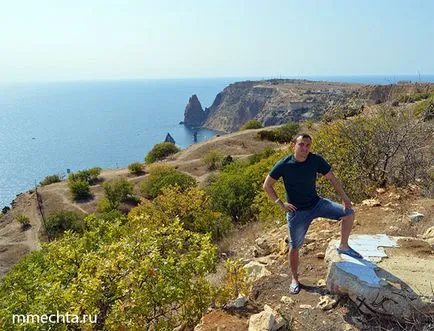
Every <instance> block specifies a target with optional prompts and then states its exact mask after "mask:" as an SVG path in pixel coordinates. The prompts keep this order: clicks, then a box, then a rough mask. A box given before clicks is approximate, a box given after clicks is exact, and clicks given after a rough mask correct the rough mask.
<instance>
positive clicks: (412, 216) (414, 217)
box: [408, 211, 424, 222]
mask: <svg viewBox="0 0 434 331" xmlns="http://www.w3.org/2000/svg"><path fill="white" fill-rule="evenodd" d="M408 217H410V220H411V221H412V222H419V221H421V220H422V219H423V217H424V214H421V213H419V212H417V211H415V212H413V213H411V214H409V215H408Z"/></svg>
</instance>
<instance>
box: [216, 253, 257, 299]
mask: <svg viewBox="0 0 434 331" xmlns="http://www.w3.org/2000/svg"><path fill="white" fill-rule="evenodd" d="M225 269H226V274H225V278H224V280H223V284H222V285H221V286H220V287H219V289H218V291H217V298H216V301H217V303H218V304H220V305H224V304H225V303H227V302H228V301H230V300H234V299H236V298H238V296H239V295H240V294H241V295H243V296H246V297H248V296H249V295H250V292H251V287H252V283H251V281H250V280H249V276H248V274H247V270H246V269H245V268H244V263H243V261H241V260H238V261H235V260H231V259H227V260H226V262H225Z"/></svg>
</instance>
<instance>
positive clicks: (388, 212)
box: [0, 106, 434, 331]
mask: <svg viewBox="0 0 434 331" xmlns="http://www.w3.org/2000/svg"><path fill="white" fill-rule="evenodd" d="M375 111H376V108H375V106H372V108H369V109H365V112H366V113H367V114H370V113H372V112H375ZM267 129H270V128H267ZM304 129H306V130H307V128H304ZM263 130H265V129H257V130H247V131H241V132H235V133H231V134H225V135H222V136H220V137H214V138H212V139H210V140H208V141H205V142H201V143H198V144H195V145H192V146H190V147H189V148H187V149H185V150H183V151H181V152H179V153H177V154H175V155H172V156H170V157H168V158H167V159H166V160H165V161H164V163H167V164H171V165H173V166H175V167H176V168H177V170H179V171H182V172H185V173H188V174H190V175H192V176H193V177H194V178H195V179H196V180H197V181H198V182H199V184H200V185H202V186H203V185H205V184H206V183H207V179H208V178H209V176H212V175H213V174H216V173H218V171H210V170H209V169H208V168H207V167H206V165H205V164H204V162H203V160H202V158H203V156H204V155H205V154H206V153H207V152H208V151H210V150H218V151H220V152H221V153H222V154H223V155H231V156H233V157H234V158H235V159H245V158H247V157H248V156H249V155H252V154H254V153H258V152H261V151H263V150H264V149H266V148H272V149H275V150H287V149H288V147H289V146H288V144H277V143H274V142H269V141H261V140H258V139H257V138H256V136H257V133H258V132H259V131H263ZM309 131H310V132H312V133H316V125H314V126H313V127H312V128H310V129H309ZM430 145H432V139H431V138H429V139H427V141H426V146H419V147H428V148H429V146H430ZM148 176H149V174H147V173H145V174H143V175H140V176H133V175H131V174H129V172H128V170H127V169H116V170H103V171H102V173H101V175H100V179H99V181H98V183H96V184H95V185H93V186H92V187H91V193H92V199H89V200H87V201H82V202H74V201H72V200H71V197H70V193H69V190H68V186H67V183H66V182H60V183H55V184H51V185H47V186H44V187H38V193H39V194H40V195H41V197H42V201H43V211H44V214H45V215H49V214H50V213H52V212H54V211H56V210H71V211H75V212H78V213H81V214H83V215H85V214H89V213H92V212H94V211H95V210H96V207H97V201H98V200H99V199H100V198H101V197H102V196H103V195H104V191H103V187H102V185H103V183H104V182H108V181H109V180H112V179H115V178H126V179H127V180H128V181H129V182H131V183H133V184H134V189H135V193H136V194H137V195H139V191H138V185H137V184H139V183H140V182H141V181H143V180H145V179H146V178H148ZM375 192H376V193H374V194H373V195H372V197H371V198H374V199H375V200H374V202H372V201H371V202H369V201H368V202H364V203H359V204H357V205H356V206H355V211H356V223H355V226H354V230H353V233H354V234H373V235H374V234H379V233H383V234H387V235H390V236H398V237H411V238H418V239H421V238H422V236H423V234H424V233H425V232H426V231H427V229H429V228H430V227H432V226H433V225H434V199H433V198H428V197H424V196H422V194H421V189H420V187H419V186H418V185H415V184H414V185H413V184H412V185H408V186H406V187H402V188H395V187H388V188H386V189H383V188H381V189H377V190H376V191H375ZM134 206H135V204H134V203H132V202H128V203H124V204H123V205H122V210H124V211H128V210H130V209H131V208H133V207H134ZM415 211H417V212H419V213H422V214H424V217H423V219H422V220H421V221H420V222H417V223H415V222H412V221H411V220H410V218H409V216H408V215H409V214H410V213H411V212H415ZM19 214H23V215H26V216H28V217H29V218H30V220H31V227H30V228H28V229H27V230H25V231H23V230H22V228H21V227H20V225H19V224H18V223H17V222H16V221H15V219H14V218H15V217H16V216H17V215H19ZM41 229H42V219H41V215H40V213H39V211H38V209H37V203H36V195H35V192H34V191H29V192H25V193H23V194H21V195H19V196H18V197H17V199H16V201H15V203H14V207H13V209H12V210H11V212H9V213H7V214H6V215H4V216H3V217H2V219H1V220H0V245H1V246H0V278H2V277H4V275H5V274H6V273H7V272H8V271H9V270H10V268H11V267H12V266H13V265H14V264H15V263H17V261H18V260H19V259H20V258H21V257H22V256H23V255H25V254H26V253H27V252H29V251H32V250H38V249H39V248H40V242H44V241H45V240H46V238H45V237H44V235H43V233H42V230H41ZM338 236H339V225H338V224H337V223H332V222H327V221H326V220H318V221H316V222H314V223H313V225H312V227H311V229H310V230H309V235H308V238H307V240H306V245H305V246H304V247H303V249H302V251H301V256H302V267H301V269H300V279H301V281H302V283H303V286H304V288H303V290H302V291H301V292H300V294H299V295H298V296H294V297H291V299H290V300H288V299H286V301H285V302H282V297H283V296H288V286H289V284H290V281H291V279H290V276H289V275H290V273H289V265H288V262H287V257H286V251H287V226H286V225H285V224H284V215H283V213H282V214H281V215H280V216H279V217H278V218H277V219H275V220H273V221H272V222H262V223H261V222H254V221H252V222H248V223H246V224H238V225H237V226H236V227H235V228H234V229H233V231H232V232H231V233H230V234H229V235H228V236H227V237H225V238H224V239H223V240H221V241H220V242H218V250H219V254H220V255H219V256H220V260H219V263H218V266H217V271H216V272H215V273H212V274H209V275H208V276H207V277H208V279H209V280H211V281H212V282H213V283H214V284H215V285H217V286H219V285H220V284H221V283H222V282H223V276H224V272H223V270H224V263H225V260H226V259H227V258H228V257H230V258H231V259H240V260H241V261H243V263H248V262H252V261H256V262H257V261H262V262H261V263H262V264H263V265H265V266H266V268H267V269H268V270H269V272H270V274H269V275H268V276H266V277H263V278H261V279H258V280H257V281H255V282H253V287H252V292H251V295H250V297H249V301H248V303H247V305H245V306H244V307H242V308H226V309H214V310H212V311H211V312H210V313H209V314H207V315H206V316H205V317H204V318H203V322H202V324H201V326H200V327H198V328H197V331H199V330H216V329H217V327H223V326H224V327H225V329H226V330H234V331H239V330H247V324H248V320H249V318H250V317H251V316H252V315H253V314H256V313H259V312H261V311H262V309H263V306H264V305H265V304H267V305H270V306H271V307H273V308H276V309H277V308H280V309H279V311H280V313H281V315H282V316H283V317H284V318H285V320H286V321H288V322H289V323H290V329H291V330H306V329H312V330H358V329H374V328H380V326H381V327H384V328H386V329H391V327H395V329H397V324H393V323H391V324H390V325H388V326H387V325H384V324H381V323H385V322H384V321H383V320H381V321H380V320H376V319H375V318H371V317H368V316H367V315H365V314H362V313H361V312H360V311H359V310H358V309H357V306H356V305H355V304H354V303H353V302H352V301H351V300H349V299H348V298H345V297H337V296H334V298H336V299H337V301H336V303H335V304H333V307H332V308H329V309H325V310H323V309H321V308H317V305H318V303H319V301H320V296H327V295H328V296H331V295H330V292H329V290H328V289H327V287H326V285H325V281H326V279H327V273H328V265H327V262H326V261H325V260H324V256H325V254H324V253H325V250H326V248H327V246H328V244H329V242H330V240H331V239H336V238H338ZM264 242H268V245H269V246H270V248H269V249H268V248H267V249H266V252H264V251H261V250H262V249H264V245H263V244H262V243H264ZM285 242H286V244H285ZM258 243H260V244H258ZM282 243H283V244H282ZM258 246H259V247H258ZM258 251H259V253H258ZM399 254H400V260H399V261H400V265H401V266H402V269H404V267H405V268H408V272H407V269H406V274H405V276H404V277H406V278H405V281H406V282H407V283H409V284H411V281H413V280H414V281H420V282H421V283H422V284H424V286H425V285H426V284H425V283H426V281H427V279H423V278H422V279H421V276H420V273H419V272H417V273H416V269H412V268H413V267H414V266H412V265H411V262H412V261H414V260H413V259H412V257H414V258H415V257H418V258H421V261H423V262H421V263H422V264H423V265H425V266H426V268H425V269H426V270H431V269H430V268H431V267H432V256H433V254H434V249H433V248H432V246H429V245H428V244H427V245H422V246H420V244H419V243H418V242H413V241H410V242H409V243H407V244H405V245H402V247H401V248H400V251H399ZM185 330H187V329H185ZM397 330H398V329H397Z"/></svg>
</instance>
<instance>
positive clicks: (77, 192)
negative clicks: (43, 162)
mask: <svg viewBox="0 0 434 331" xmlns="http://www.w3.org/2000/svg"><path fill="white" fill-rule="evenodd" d="M68 186H69V191H70V192H71V195H72V199H73V200H79V199H87V198H88V197H89V196H90V185H89V183H88V182H87V181H85V180H80V179H77V180H68Z"/></svg>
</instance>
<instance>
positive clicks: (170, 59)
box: [0, 0, 434, 82]
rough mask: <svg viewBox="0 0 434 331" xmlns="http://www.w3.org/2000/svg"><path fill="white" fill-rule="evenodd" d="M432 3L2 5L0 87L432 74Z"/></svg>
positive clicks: (83, 1)
mask: <svg viewBox="0 0 434 331" xmlns="http://www.w3.org/2000/svg"><path fill="white" fill-rule="evenodd" d="M433 13H434V1H431V0H413V1H410V0H394V1H392V0H364V1H348V0H345V1H340V0H330V1H319V0H318V1H313V0H304V1H298V0H297V1H295V0H294V1H293V0H286V1H283V0H269V1H265V0H260V1H258V0H248V1H247V0H217V1H206V0H198V1H195V0H183V1H176V0H172V1H169V0H159V1H157V0H154V1H146V0H128V1H123V0H117V1H114V0H74V1H70V0H68V1H66V0H57V1H51V0H38V1H33V0H28V1H23V0H1V2H0V31H1V33H0V82H24V81H56V80H105V79H110V80H112V79H159V78H161V79H165V78H205V77H288V76H309V75H311V76H315V75H323V76H335V75H337V76H340V75H399V74H412V75H415V74H418V73H420V74H422V75H425V74H434V43H433V42H432V40H433V38H434V19H433V16H432V14H433Z"/></svg>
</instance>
